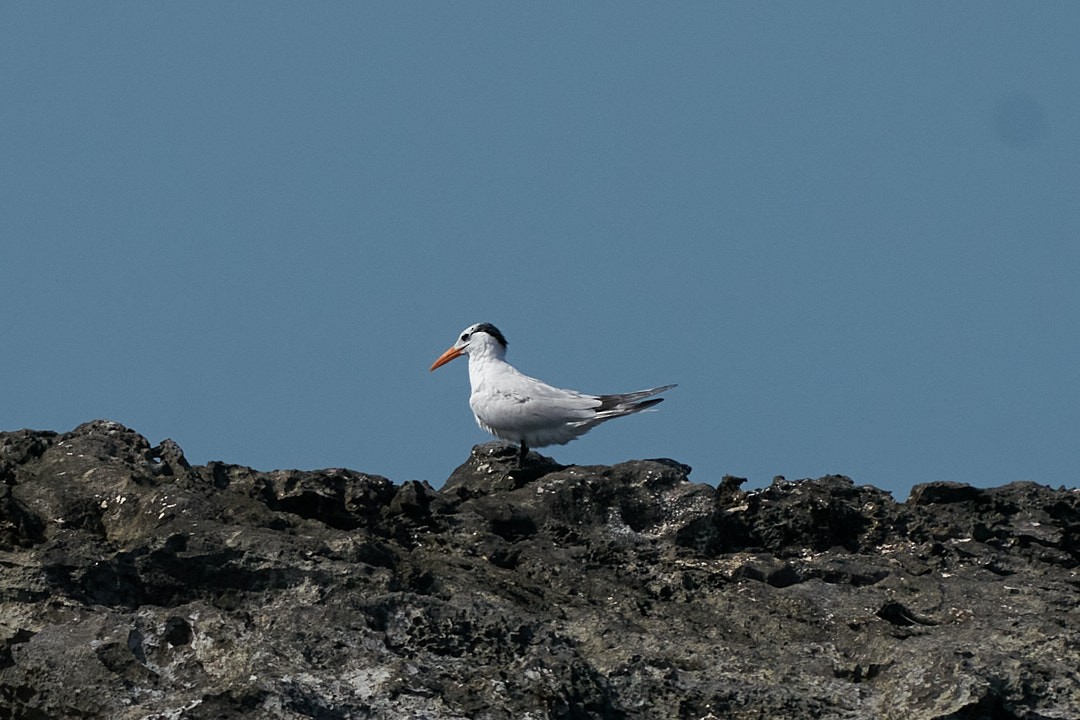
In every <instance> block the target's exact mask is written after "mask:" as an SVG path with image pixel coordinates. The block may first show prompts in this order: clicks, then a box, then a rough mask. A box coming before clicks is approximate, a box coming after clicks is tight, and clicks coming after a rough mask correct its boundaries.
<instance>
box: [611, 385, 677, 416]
mask: <svg viewBox="0 0 1080 720" xmlns="http://www.w3.org/2000/svg"><path fill="white" fill-rule="evenodd" d="M673 387H677V386H676V385H664V386H663V387H658V388H652V389H651V390H639V391H638V392H632V393H622V394H619V395H600V396H599V397H598V399H599V400H600V406H599V407H598V408H596V415H597V417H602V418H604V419H607V418H613V417H618V416H620V415H629V414H630V413H636V412H640V411H642V410H644V409H646V408H650V407H652V406H653V405H655V404H657V403H659V402H663V401H664V398H654V399H652V400H645V398H647V397H652V396H653V395H658V394H660V393H662V392H664V391H665V390H670V389H671V388H673Z"/></svg>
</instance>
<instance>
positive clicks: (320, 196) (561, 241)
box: [0, 2, 1080, 498]
mask: <svg viewBox="0 0 1080 720" xmlns="http://www.w3.org/2000/svg"><path fill="white" fill-rule="evenodd" d="M1077 37H1080V4H1077V3H1072V2H1061V3H1052V2H1047V3H1037V4H1029V3H993V2H990V3H985V2H978V3H976V2H955V3H948V4H935V3H863V2H847V3H840V2H836V3H829V4H817V3H813V4H810V3H791V2H776V3H757V2H743V3H685V4H678V5H670V4H662V3H608V2H604V3H582V2H566V3H542V4H521V3H504V2H485V3H476V2H466V3H452V4H451V3H445V4H439V3H408V2H402V3H398V2H395V3H316V4H312V3H275V2H257V3H256V2H231V3H171V4H166V3H143V2H125V3H119V2H106V3H92V4H91V3H74V2H69V3H46V2H33V3H31V2H26V3H4V4H2V5H0V97H2V98H3V101H2V102H0V236H2V237H3V238H4V253H3V258H2V261H0V299H2V301H3V311H2V313H0V338H2V340H3V342H2V343H0V367H2V368H3V374H2V377H3V380H4V385H3V402H0V428H3V429H9V430H10V429H17V428H21V427H32V428H40V429H53V430H59V431H65V430H69V429H71V428H72V427H74V426H76V425H78V424H79V423H82V422H85V421H87V420H90V419H93V418H100V417H105V418H111V419H114V420H117V421H119V422H122V423H124V424H126V425H128V426H130V427H133V428H135V429H136V430H138V431H140V432H142V433H143V434H144V435H146V436H147V437H148V438H149V439H150V440H151V441H152V442H157V441H160V440H161V439H163V438H165V437H172V438H173V439H175V440H176V441H177V442H178V443H179V444H180V445H181V446H182V447H183V448H184V449H185V451H186V453H187V455H188V457H189V459H190V460H192V461H193V462H196V463H204V462H207V461H209V460H224V461H227V462H233V463H238V464H244V465H251V466H253V467H256V468H259V469H264V470H269V469H273V468H293V467H296V468H321V467H350V468H354V469H357V470H362V471H366V472H372V473H377V474H382V475H385V476H387V477H390V478H391V479H393V480H395V481H397V482H401V481H404V480H409V479H426V480H429V481H430V482H431V483H432V484H434V485H436V486H438V485H441V483H442V482H443V480H445V478H446V477H447V476H448V475H449V473H450V472H451V470H452V469H453V468H454V467H455V466H456V465H457V464H459V463H460V462H462V461H463V460H464V459H465V458H466V457H467V455H468V452H469V448H470V447H471V446H472V445H473V444H475V443H478V442H483V441H486V440H487V439H488V438H487V436H486V435H484V434H483V433H482V431H480V430H479V428H477V427H476V425H475V423H474V421H473V419H472V416H471V414H470V412H469V409H468V406H467V397H468V379H467V373H466V368H465V362H464V361H460V360H459V361H458V362H456V363H453V364H451V365H449V366H447V367H445V368H442V369H440V370H439V371H438V372H436V373H428V371H427V368H428V366H429V365H430V363H431V361H432V360H433V359H434V358H435V357H436V356H438V355H439V354H440V353H441V352H442V351H443V350H444V349H445V348H446V347H447V346H449V344H450V343H451V342H452V341H453V339H454V337H455V336H456V335H457V333H458V332H459V331H460V330H461V329H462V328H463V327H465V326H466V325H469V324H471V323H473V322H478V321H487V322H492V323H495V324H496V325H498V326H499V327H500V328H501V329H502V331H503V332H504V333H505V334H506V336H507V338H508V339H509V343H510V348H509V350H510V352H509V356H508V359H509V360H511V361H512V362H514V363H515V364H516V365H517V366H518V367H519V368H520V369H521V370H523V371H524V372H527V373H529V374H532V375H536V376H539V377H541V378H543V379H545V380H547V381H549V382H551V383H553V384H556V385H561V386H564V387H573V388H577V389H581V390H586V391H592V392H618V391H627V390H634V389H639V388H642V387H651V386H654V385H660V384H664V383H671V382H675V383H679V387H678V388H677V389H676V390H674V391H672V392H670V393H669V394H668V400H667V402H665V403H664V404H663V405H661V406H660V408H659V412H656V413H651V414H647V415H639V416H635V417H632V418H628V419H625V420H619V421H617V422H613V423H610V424H607V425H605V426H602V427H600V428H598V429H596V430H594V431H593V432H591V433H590V434H588V435H586V436H585V437H584V438H582V439H580V440H578V441H576V442H574V443H572V444H570V445H567V446H565V447H555V448H549V449H548V450H547V451H546V452H547V454H550V455H552V456H553V457H555V458H556V459H558V460H559V461H561V462H564V463H578V464H598V463H605V464H608V463H614V462H618V461H621V460H625V459H629V458H642V457H672V458H675V459H677V460H680V461H682V462H685V463H687V464H689V465H691V466H693V467H694V473H693V475H692V476H691V477H692V479H695V480H697V481H700V482H710V483H715V482H717V481H718V480H719V479H720V477H721V476H722V475H724V474H733V475H740V476H745V477H749V478H750V480H751V485H752V486H759V485H762V484H766V483H768V482H769V481H770V480H771V479H772V477H773V476H774V475H778V474H779V475H785V476H787V477H788V478H801V477H816V476H819V475H822V474H826V473H842V474H846V475H849V476H851V477H852V478H854V479H855V480H856V481H857V482H860V483H870V484H874V485H877V486H879V487H882V488H884V489H887V490H890V491H893V492H894V494H897V495H898V496H899V497H900V498H903V497H905V496H906V494H907V491H908V489H909V488H910V486H911V485H912V484H914V483H919V482H928V481H934V480H954V481H960V482H969V483H974V484H978V485H997V484H1002V483H1005V482H1009V481H1013V480H1023V479H1026V480H1034V481H1036V482H1040V483H1044V484H1049V485H1054V486H1057V485H1068V486H1076V485H1077V484H1078V478H1080V476H1078V466H1080V442H1078V441H1077V438H1078V432H1077V430H1078V427H1080V362H1078V357H1080V332H1078V329H1080V324H1078V322H1077V319H1076V317H1077V308H1078V307H1080V236H1078V228H1080V73H1078V72H1077V68H1080V43H1078V42H1077Z"/></svg>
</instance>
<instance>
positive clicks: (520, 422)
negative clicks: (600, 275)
mask: <svg viewBox="0 0 1080 720" xmlns="http://www.w3.org/2000/svg"><path fill="white" fill-rule="evenodd" d="M461 355H468V356H469V385H471V386H472V394H471V395H470V396H469V407H470V408H472V411H473V415H475V416H476V422H477V424H478V425H480V427H482V428H483V429H484V430H486V431H487V432H489V433H491V434H492V435H494V436H495V437H498V438H502V439H503V440H510V441H513V442H516V443H519V445H520V446H519V450H518V467H521V466H522V464H523V463H524V462H525V456H526V454H527V453H528V452H529V448H531V447H534V448H536V447H545V446H547V445H565V444H566V443H568V442H570V441H571V440H573V439H574V438H576V437H578V436H579V435H584V434H585V433H587V432H589V430H591V429H593V428H594V427H596V426H597V425H599V424H600V423H602V422H605V421H607V420H611V419H612V418H617V417H622V416H623V415H630V414H632V413H636V412H641V411H642V410H645V409H646V408H650V407H652V406H653V405H656V404H657V403H658V402H661V401H662V400H663V398H653V399H652V400H646V399H645V398H648V397H652V396H653V395H657V394H659V393H662V392H664V391H665V390H670V389H671V388H673V387H675V386H674V385H664V386H663V387H658V388H652V389H651V390H640V391H638V392H632V393H621V394H618V395H587V394H585V393H580V392H577V391H576V390H563V389H561V388H557V387H552V386H551V385H548V384H547V383H544V382H541V381H540V380H537V379H536V378H531V377H529V376H528V375H525V374H523V373H521V372H519V371H518V370H517V369H516V368H515V367H514V366H513V365H511V364H510V363H508V362H506V360H505V357H506V338H505V337H503V334H502V333H501V332H499V329H498V328H496V327H495V326H494V325H492V324H490V323H477V324H475V325H470V326H469V327H467V328H465V329H464V330H463V331H462V332H461V335H460V336H459V337H458V339H457V341H456V342H455V343H454V344H453V346H452V347H451V348H450V349H449V350H447V351H446V352H444V353H443V354H442V355H440V356H439V358H438V359H437V360H436V361H435V362H434V363H433V364H432V366H431V369H432V370H434V369H436V368H438V367H441V366H443V365H445V364H446V363H448V362H450V361H451V360H453V359H454V358H456V357H460V356H461Z"/></svg>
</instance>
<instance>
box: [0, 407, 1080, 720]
mask: <svg viewBox="0 0 1080 720" xmlns="http://www.w3.org/2000/svg"><path fill="white" fill-rule="evenodd" d="M514 459H515V449H514V448H512V447H509V446H506V445H500V444H497V443H493V444H488V445H481V446H478V447H477V448H474V449H473V452H472V454H471V455H470V457H469V459H468V460H467V461H466V462H465V463H464V464H463V465H462V466H461V467H459V468H458V469H457V470H455V471H454V473H453V474H452V475H451V477H450V479H449V480H448V481H447V483H446V485H445V486H444V487H443V488H442V489H441V490H439V491H436V490H434V489H433V488H432V487H431V486H430V485H428V484H427V483H422V482H409V483H405V484H404V485H401V486H396V485H394V484H393V483H391V482H390V481H389V480H387V479H385V478H381V477H377V476H373V475H367V474H364V473H360V472H354V471H350V470H341V469H330V470H321V471H315V472H300V471H295V470H291V471H275V472H257V471H254V470H252V469H250V468H244V467H239V466H234V465H227V464H224V463H217V462H215V463H210V464H209V465H206V466H191V465H190V464H189V463H188V462H187V460H186V459H185V458H184V455H183V451H182V450H181V449H180V447H179V446H178V445H177V444H176V443H174V442H173V441H171V440H166V441H163V442H161V443H159V444H158V445H157V446H151V444H150V443H149V442H148V441H147V440H146V439H145V438H143V437H142V436H140V435H139V434H138V433H135V432H133V431H131V430H129V429H127V428H125V427H123V426H121V425H118V424H116V423H111V422H107V421H95V422H91V423H87V424H85V425H82V426H80V427H78V428H76V429H75V430H73V431H72V432H70V433H65V434H62V435H60V434H56V433H51V432H33V431H26V430H23V431H18V432H11V433H0V479H2V480H3V483H2V484H0V720H5V719H8V718H11V719H14V718H20V719H21V718H27V719H34V720H37V719H41V718H66V717H78V718H110V719H118V720H134V719H136V718H153V719H158V718H160V719H161V720H164V719H165V718H169V719H170V720H195V719H201V718H207V719H209V718H227V719H231V718H289V719H293V718H319V719H328V720H329V719H342V720H344V719H347V718H395V719H397V718H515V719H516V718H780V717H783V718H903V719H904V720H920V719H923V718H925V719H931V718H933V719H936V720H946V719H953V720H964V719H971V720H974V719H976V718H994V719H998V720H1001V719H1012V718H1024V719H1027V720H1035V719H1036V718H1039V719H1045V718H1075V717H1080V672H1078V670H1077V668H1078V667H1080V622H1078V621H1080V609H1078V602H1077V601H1078V599H1080V598H1078V594H1080V582H1078V580H1077V574H1076V573H1077V565H1078V562H1080V540H1078V538H1080V535H1078V531H1080V493H1077V492H1076V491H1069V490H1063V489H1062V490H1052V489H1050V488H1046V487H1042V486H1038V485H1034V484H1031V483H1016V484H1013V485H1008V486H1005V487H1001V488H992V489H980V488H975V487H971V486H967V485H957V484H952V483H932V484H927V485H920V486H917V487H916V488H915V489H914V490H913V491H912V494H911V497H910V498H909V499H908V500H907V501H906V502H903V503H898V502H896V501H894V500H893V498H892V497H891V496H890V495H889V494H887V493H884V492H882V491H880V490H877V489H875V488H872V487H868V486H858V485H856V484H855V483H853V482H852V481H851V480H849V479H848V478H844V477H839V476H830V477H825V478H821V479H819V480H802V481H795V482H791V481H787V480H784V479H783V478H777V479H776V480H775V481H774V483H773V484H772V485H771V486H769V487H767V488H765V489H762V490H758V491H749V492H748V491H744V490H742V489H741V486H742V484H743V482H742V481H741V480H740V479H738V478H725V479H724V480H723V481H722V482H721V483H720V486H719V487H718V488H714V487H712V486H709V485H704V484H697V483H692V482H690V481H689V479H688V475H689V472H690V469H689V468H688V467H686V466H684V465H681V464H679V463H676V462H674V461H671V460H643V461H635V462H628V463H623V464H620V465H616V466H613V467H600V466H597V467H577V466H569V467H564V466H560V465H558V464H556V463H555V462H553V461H552V460H550V459H549V458H546V457H543V456H541V455H538V454H536V453H531V454H530V456H529V462H528V463H527V464H526V467H525V468H524V469H521V470H518V469H515V468H514Z"/></svg>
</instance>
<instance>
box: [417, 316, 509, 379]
mask: <svg viewBox="0 0 1080 720" xmlns="http://www.w3.org/2000/svg"><path fill="white" fill-rule="evenodd" d="M485 352H486V353H493V354H495V355H497V356H498V357H502V356H503V355H505V354H506V338H504V337H503V334H502V333H501V332H499V328H497V327H495V326H494V325H492V324H491V323H476V324H475V325H470V326H469V327H467V328H465V329H464V330H462V331H461V334H460V335H458V339H457V340H456V341H455V342H454V344H453V345H452V346H451V347H450V349H449V350H447V351H446V352H444V353H443V354H442V355H440V356H439V359H438V360H436V361H435V362H434V363H433V364H432V366H431V369H432V370H434V369H435V368H437V367H441V366H443V365H445V364H446V363H448V362H450V361H451V360H453V359H454V358H456V357H459V356H461V355H468V354H470V353H485Z"/></svg>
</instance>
